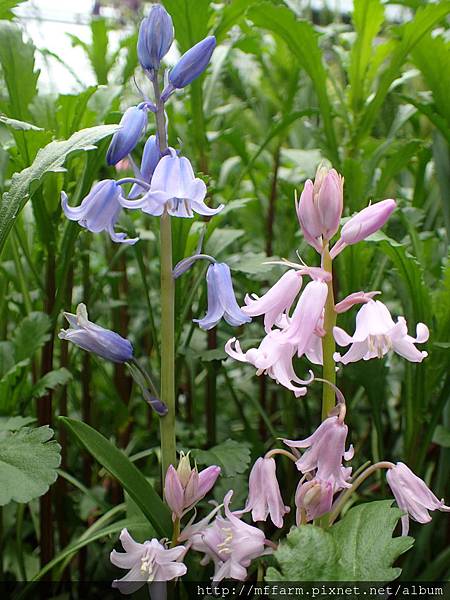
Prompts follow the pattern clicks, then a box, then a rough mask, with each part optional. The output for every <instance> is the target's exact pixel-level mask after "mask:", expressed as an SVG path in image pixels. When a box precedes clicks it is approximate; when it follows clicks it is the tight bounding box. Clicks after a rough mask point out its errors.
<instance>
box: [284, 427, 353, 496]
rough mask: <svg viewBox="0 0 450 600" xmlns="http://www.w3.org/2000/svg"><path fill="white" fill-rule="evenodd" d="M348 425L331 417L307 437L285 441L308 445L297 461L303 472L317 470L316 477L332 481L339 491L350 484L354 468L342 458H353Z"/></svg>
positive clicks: (300, 445)
mask: <svg viewBox="0 0 450 600" xmlns="http://www.w3.org/2000/svg"><path fill="white" fill-rule="evenodd" d="M347 433H348V427H347V425H346V424H345V423H344V422H343V421H341V420H340V418H339V417H328V418H327V419H325V420H324V421H323V422H322V423H321V424H320V425H319V427H318V428H317V429H316V431H315V432H314V433H313V434H312V435H310V436H309V437H307V438H306V439H304V440H283V441H284V443H285V444H286V445H287V446H289V447H290V448H307V450H306V452H305V453H304V454H303V455H302V456H301V457H300V458H299V459H298V461H297V462H296V463H295V464H296V465H297V469H298V470H299V471H301V472H302V473H303V474H306V473H311V472H313V471H315V475H314V476H315V477H316V478H318V479H320V480H322V481H329V482H330V483H331V484H332V485H333V488H334V491H337V490H339V489H342V488H348V487H350V484H349V483H348V481H347V479H348V478H349V476H350V473H351V469H349V468H346V467H343V466H342V460H343V459H344V460H351V459H352V458H353V446H350V448H349V450H347V451H346V450H345V440H346V439H347Z"/></svg>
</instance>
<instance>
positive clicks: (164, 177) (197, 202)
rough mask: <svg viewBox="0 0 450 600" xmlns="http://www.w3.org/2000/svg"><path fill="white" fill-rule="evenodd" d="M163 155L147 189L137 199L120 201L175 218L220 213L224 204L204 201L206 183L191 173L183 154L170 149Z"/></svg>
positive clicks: (128, 205)
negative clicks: (209, 203)
mask: <svg viewBox="0 0 450 600" xmlns="http://www.w3.org/2000/svg"><path fill="white" fill-rule="evenodd" d="M169 152H170V154H168V155H166V156H163V157H162V158H161V160H160V161H159V162H158V165H157V166H156V168H155V171H154V173H153V177H152V180H151V183H150V190H149V191H148V192H147V193H146V194H145V195H144V196H143V197H142V198H141V199H140V200H136V201H131V200H124V199H123V200H122V201H121V203H122V206H124V207H125V208H141V209H142V210H143V212H145V213H148V214H150V215H154V216H161V215H162V214H163V212H164V210H167V212H168V213H169V215H172V216H174V217H189V218H190V217H193V216H194V212H195V213H198V214H199V215H204V216H208V217H209V216H213V215H216V214H217V213H218V212H220V211H221V210H222V208H223V204H221V205H220V206H218V207H217V208H210V207H209V206H207V205H206V204H205V202H204V199H205V196H206V185H205V182H204V181H202V180H201V179H199V178H198V177H195V176H194V171H193V170H192V165H191V163H190V162H189V160H188V159H187V158H185V157H180V156H178V155H177V153H176V151H175V150H174V149H173V148H170V149H169Z"/></svg>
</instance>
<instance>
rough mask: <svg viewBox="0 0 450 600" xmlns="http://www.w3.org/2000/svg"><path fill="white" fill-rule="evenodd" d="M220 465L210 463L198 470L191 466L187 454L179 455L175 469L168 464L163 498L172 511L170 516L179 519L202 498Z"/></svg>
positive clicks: (215, 477)
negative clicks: (208, 465) (210, 464)
mask: <svg viewBox="0 0 450 600" xmlns="http://www.w3.org/2000/svg"><path fill="white" fill-rule="evenodd" d="M219 475H220V467H217V466H216V465H212V466H210V467H207V468H206V469H203V470H202V471H200V472H199V471H198V469H197V467H194V468H193V469H192V468H191V465H190V461H189V455H187V456H185V455H184V454H182V455H181V458H180V462H179V464H178V467H177V469H175V468H174V467H173V466H172V465H170V466H169V468H168V469H167V473H166V479H165V484H164V498H165V500H166V502H167V504H168V505H169V508H170V509H171V511H172V518H173V520H175V519H176V518H178V519H181V517H182V516H183V514H185V513H186V512H187V511H188V510H190V509H191V508H192V507H193V506H194V505H195V504H197V502H198V501H199V500H201V499H202V498H204V497H205V496H206V494H207V493H208V492H209V491H210V490H211V489H212V487H213V486H214V484H215V483H216V480H217V478H218V476H219Z"/></svg>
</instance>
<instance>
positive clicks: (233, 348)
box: [225, 330, 314, 398]
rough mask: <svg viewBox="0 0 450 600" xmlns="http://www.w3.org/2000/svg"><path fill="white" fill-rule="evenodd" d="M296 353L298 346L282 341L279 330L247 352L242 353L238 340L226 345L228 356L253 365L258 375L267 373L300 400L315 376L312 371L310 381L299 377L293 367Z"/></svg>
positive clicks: (269, 334)
mask: <svg viewBox="0 0 450 600" xmlns="http://www.w3.org/2000/svg"><path fill="white" fill-rule="evenodd" d="M296 351H297V348H296V346H294V345H293V344H290V343H288V342H285V341H284V340H282V338H281V332H280V331H279V330H277V331H271V332H270V333H268V334H267V335H266V336H265V337H264V338H263V340H262V342H261V343H260V345H259V347H258V348H250V349H249V350H247V352H243V351H242V349H241V345H240V344H239V342H238V340H237V339H236V338H231V339H230V340H228V342H227V343H226V344H225V352H226V353H227V354H228V356H231V358H234V359H235V360H238V361H240V362H245V363H248V364H251V365H253V366H254V367H256V374H257V375H262V374H263V373H265V374H266V375H268V376H269V377H271V378H272V379H274V380H275V381H276V382H277V383H279V384H280V385H282V386H284V387H285V388H287V389H288V390H291V391H292V392H294V395H295V397H296V398H299V397H300V396H304V395H305V394H306V391H307V388H306V387H305V386H306V385H308V384H310V383H311V382H312V381H313V379H314V375H313V374H312V372H311V371H310V378H309V379H308V380H303V379H300V378H299V377H297V375H296V373H295V371H294V367H293V366H292V359H293V356H294V354H295V353H296ZM296 384H297V385H296ZM298 384H300V385H298Z"/></svg>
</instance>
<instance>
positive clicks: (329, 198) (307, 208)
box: [296, 166, 344, 252]
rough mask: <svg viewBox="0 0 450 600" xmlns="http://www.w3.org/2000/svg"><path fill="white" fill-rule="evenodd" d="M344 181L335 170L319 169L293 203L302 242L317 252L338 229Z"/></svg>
mask: <svg viewBox="0 0 450 600" xmlns="http://www.w3.org/2000/svg"><path fill="white" fill-rule="evenodd" d="M343 188H344V179H343V178H342V177H341V175H339V173H337V171H335V169H327V168H326V167H323V166H319V168H318V169H317V173H316V177H315V180H314V183H313V182H312V181H311V180H310V179H308V180H307V181H306V183H305V187H304V188H303V192H302V194H301V196H300V201H299V202H298V203H297V204H296V209H297V217H298V220H299V223H300V227H301V228H302V232H303V235H304V236H305V239H306V241H307V242H308V243H309V244H310V245H311V246H313V247H314V248H315V249H316V250H317V251H318V252H322V247H323V242H324V241H327V240H329V239H331V238H332V237H333V236H334V234H335V233H336V232H337V230H338V228H339V223H340V219H341V215H342V209H343Z"/></svg>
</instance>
